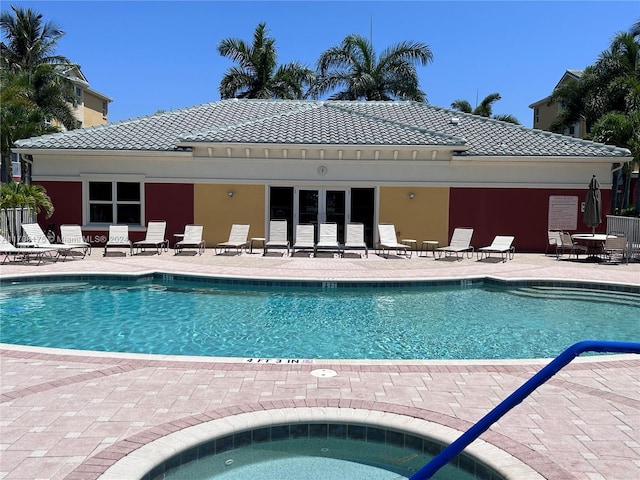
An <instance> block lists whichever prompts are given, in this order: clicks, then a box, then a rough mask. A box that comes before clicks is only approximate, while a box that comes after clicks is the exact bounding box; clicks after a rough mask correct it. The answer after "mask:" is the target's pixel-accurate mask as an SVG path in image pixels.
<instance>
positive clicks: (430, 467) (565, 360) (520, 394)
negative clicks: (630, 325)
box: [409, 340, 640, 480]
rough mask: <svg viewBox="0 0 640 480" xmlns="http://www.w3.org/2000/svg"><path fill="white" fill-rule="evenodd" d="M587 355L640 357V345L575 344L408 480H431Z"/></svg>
mask: <svg viewBox="0 0 640 480" xmlns="http://www.w3.org/2000/svg"><path fill="white" fill-rule="evenodd" d="M584 352H599V353H640V343H636V342H612V341H605V340H586V341H583V342H578V343H574V344H573V345H572V346H570V347H569V348H567V349H566V350H565V351H564V352H562V353H561V354H560V355H558V356H557V357H556V358H555V359H554V360H552V361H551V363H549V364H548V365H547V366H546V367H544V368H543V369H542V370H540V371H539V372H538V373H536V374H535V375H534V376H533V377H531V378H530V379H529V380H528V381H527V382H526V383H524V384H523V385H522V386H521V387H520V388H518V389H517V390H516V391H515V392H513V393H512V394H511V395H509V396H508V397H507V398H506V399H504V400H503V401H502V402H501V403H500V404H499V405H498V406H496V407H495V408H494V409H493V410H491V411H490V412H489V413H487V414H486V415H485V416H484V417H482V418H481V419H480V420H478V422H476V424H475V425H473V426H472V427H471V428H470V429H469V430H467V431H466V432H465V433H463V434H462V435H460V437H459V438H458V439H457V440H456V441H454V442H453V443H452V444H451V445H449V446H448V447H447V448H445V449H444V450H442V452H440V453H439V454H438V455H436V456H435V457H433V459H431V461H430V462H429V463H427V464H426V465H425V466H424V467H422V468H421V469H420V470H418V471H417V472H416V473H414V474H413V475H412V476H411V477H410V479H409V480H426V479H428V478H432V477H433V475H435V474H436V472H437V471H438V470H440V469H441V468H442V467H444V466H445V465H446V464H447V463H449V462H450V461H451V460H452V459H453V458H454V457H455V456H456V455H459V454H460V453H461V452H462V450H464V449H465V448H466V447H467V446H468V445H469V444H470V443H471V442H473V441H474V440H475V439H477V438H478V437H479V436H480V435H482V433H484V432H485V431H486V430H488V429H489V428H490V427H491V425H493V424H494V423H495V422H497V421H498V420H500V418H502V416H503V415H504V414H505V413H507V412H508V411H509V410H511V409H512V408H513V407H515V406H516V405H518V404H520V403H521V402H522V401H523V400H524V399H525V398H527V397H528V396H529V395H530V394H531V393H532V392H533V391H534V390H535V389H536V388H538V387H539V386H540V385H542V384H543V383H545V382H546V381H547V380H549V379H550V378H551V377H553V376H554V375H555V374H556V373H558V372H559V371H560V370H561V369H562V368H563V367H565V366H566V365H568V364H569V363H570V362H571V361H572V360H573V359H574V358H575V357H577V356H578V355H580V354H581V353H584Z"/></svg>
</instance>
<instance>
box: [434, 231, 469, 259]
mask: <svg viewBox="0 0 640 480" xmlns="http://www.w3.org/2000/svg"><path fill="white" fill-rule="evenodd" d="M472 236H473V228H468V227H457V228H455V229H454V230H453V235H451V241H450V242H449V245H448V246H446V247H440V248H438V249H436V251H437V252H438V258H441V257H442V255H443V254H444V255H445V257H448V256H450V255H452V254H454V253H455V254H456V259H459V258H460V255H462V258H464V254H465V253H466V254H467V257H469V258H471V257H472V256H473V250H474V249H473V247H472V246H471V237H472Z"/></svg>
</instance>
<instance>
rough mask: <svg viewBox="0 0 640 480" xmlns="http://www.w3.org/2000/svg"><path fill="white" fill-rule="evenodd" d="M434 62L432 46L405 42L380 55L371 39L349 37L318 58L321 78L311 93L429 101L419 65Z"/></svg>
mask: <svg viewBox="0 0 640 480" xmlns="http://www.w3.org/2000/svg"><path fill="white" fill-rule="evenodd" d="M432 61H433V54H432V53H431V49H430V48H429V46H428V45H425V44H423V43H419V42H401V43H398V44H396V45H392V46H391V47H389V48H387V49H385V50H384V51H383V52H382V53H381V54H380V56H379V57H377V56H376V52H375V50H374V49H373V45H372V44H371V42H370V41H369V40H367V39H366V38H364V37H362V36H360V35H355V34H354V35H349V36H347V37H346V38H345V39H344V40H343V41H342V43H341V44H340V45H338V46H334V47H331V48H329V49H328V50H326V51H325V52H323V53H322V54H321V55H320V58H319V59H318V68H317V70H318V78H317V80H316V82H315V83H314V85H313V86H312V88H311V90H310V91H309V96H311V97H313V98H318V97H320V96H321V95H324V94H326V93H329V92H331V91H334V90H336V89H341V90H339V91H338V92H337V93H334V94H332V95H331V96H330V97H329V100H414V101H417V102H426V100H427V97H426V95H425V93H424V92H423V91H422V90H420V88H419V85H418V73H417V71H416V67H415V64H416V63H419V64H420V65H422V66H425V65H427V64H428V63H430V62H432Z"/></svg>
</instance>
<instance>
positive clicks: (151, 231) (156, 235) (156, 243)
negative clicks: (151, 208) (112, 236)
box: [133, 220, 169, 255]
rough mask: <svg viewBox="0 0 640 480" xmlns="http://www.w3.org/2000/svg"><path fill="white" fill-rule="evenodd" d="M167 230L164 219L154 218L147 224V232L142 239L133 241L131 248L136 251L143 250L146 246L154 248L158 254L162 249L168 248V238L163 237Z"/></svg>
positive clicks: (166, 249)
mask: <svg viewBox="0 0 640 480" xmlns="http://www.w3.org/2000/svg"><path fill="white" fill-rule="evenodd" d="M166 230H167V222H165V221H164V220H155V221H151V222H149V223H148V224H147V233H146V236H145V238H144V240H140V241H138V242H133V248H134V249H135V250H136V253H140V252H143V251H144V250H145V249H147V248H155V249H156V252H157V253H158V255H160V254H161V253H162V251H163V250H164V251H165V252H167V251H168V250H169V240H167V239H166V238H165V232H166Z"/></svg>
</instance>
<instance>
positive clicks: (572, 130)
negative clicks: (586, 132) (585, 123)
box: [569, 125, 576, 136]
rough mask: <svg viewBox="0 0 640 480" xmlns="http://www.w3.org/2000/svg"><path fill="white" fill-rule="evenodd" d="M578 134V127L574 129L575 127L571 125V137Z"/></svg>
mask: <svg viewBox="0 0 640 480" xmlns="http://www.w3.org/2000/svg"><path fill="white" fill-rule="evenodd" d="M575 134H576V127H574V126H573V125H571V126H570V127H569V135H571V136H573V135H575Z"/></svg>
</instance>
